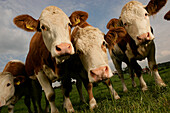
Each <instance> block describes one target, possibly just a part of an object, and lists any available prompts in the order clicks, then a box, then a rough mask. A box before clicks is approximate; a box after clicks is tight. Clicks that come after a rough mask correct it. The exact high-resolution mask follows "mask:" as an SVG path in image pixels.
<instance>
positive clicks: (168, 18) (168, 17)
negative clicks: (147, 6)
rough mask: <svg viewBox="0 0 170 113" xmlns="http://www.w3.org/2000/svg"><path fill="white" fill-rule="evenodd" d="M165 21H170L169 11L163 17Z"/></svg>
mask: <svg viewBox="0 0 170 113" xmlns="http://www.w3.org/2000/svg"><path fill="white" fill-rule="evenodd" d="M164 19H165V20H170V10H169V11H168V12H167V13H166V14H165V16H164Z"/></svg>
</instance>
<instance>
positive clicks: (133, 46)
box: [125, 33, 139, 56]
mask: <svg viewBox="0 0 170 113" xmlns="http://www.w3.org/2000/svg"><path fill="white" fill-rule="evenodd" d="M125 40H126V42H127V43H128V44H129V46H130V48H131V50H132V53H133V54H134V56H137V55H139V52H138V50H137V49H138V46H137V45H136V43H135V41H134V40H133V39H132V37H131V36H130V35H129V34H128V33H127V37H126V38H125Z"/></svg>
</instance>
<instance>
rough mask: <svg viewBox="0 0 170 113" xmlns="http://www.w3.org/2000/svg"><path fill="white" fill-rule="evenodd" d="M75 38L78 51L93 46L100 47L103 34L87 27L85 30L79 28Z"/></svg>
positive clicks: (96, 29)
mask: <svg viewBox="0 0 170 113" xmlns="http://www.w3.org/2000/svg"><path fill="white" fill-rule="evenodd" d="M77 32H78V33H77V35H76V38H78V41H77V44H76V45H77V46H78V48H79V49H81V48H82V49H86V48H87V49H88V48H91V47H94V46H100V47H101V44H102V42H103V41H104V33H102V32H101V31H100V30H99V29H98V28H94V27H92V26H88V27H85V28H79V30H78V31H77Z"/></svg>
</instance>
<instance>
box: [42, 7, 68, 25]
mask: <svg viewBox="0 0 170 113" xmlns="http://www.w3.org/2000/svg"><path fill="white" fill-rule="evenodd" d="M39 20H40V21H43V22H45V23H47V22H48V24H50V23H51V25H53V24H67V23H68V22H70V20H69V18H68V16H67V15H66V14H65V13H64V12H63V11H62V10H61V9H60V8H58V7H56V6H49V7H46V8H45V9H44V10H43V11H42V13H41V15H40V18H39Z"/></svg>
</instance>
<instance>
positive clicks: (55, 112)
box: [51, 109, 59, 113]
mask: <svg viewBox="0 0 170 113" xmlns="http://www.w3.org/2000/svg"><path fill="white" fill-rule="evenodd" d="M51 113H59V111H58V109H56V110H55V111H54V112H51Z"/></svg>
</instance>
